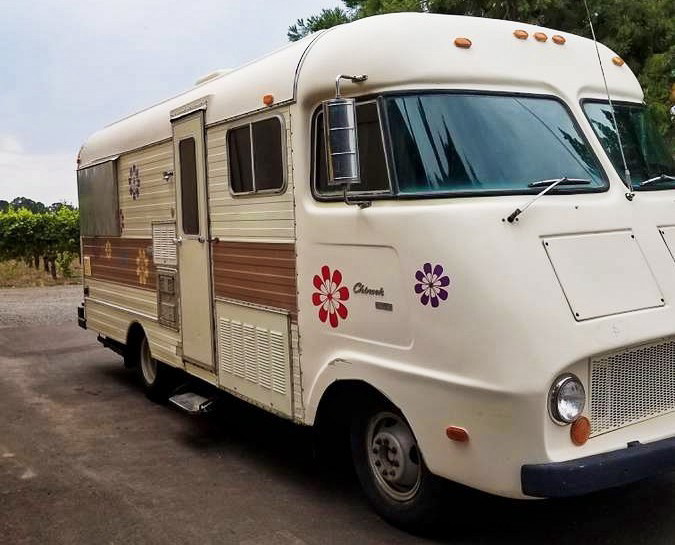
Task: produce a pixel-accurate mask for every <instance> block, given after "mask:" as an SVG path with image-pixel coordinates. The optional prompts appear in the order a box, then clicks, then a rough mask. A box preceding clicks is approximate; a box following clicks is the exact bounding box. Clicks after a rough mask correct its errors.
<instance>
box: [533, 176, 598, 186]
mask: <svg viewBox="0 0 675 545" xmlns="http://www.w3.org/2000/svg"><path fill="white" fill-rule="evenodd" d="M590 183H591V181H590V180H589V179H588V178H567V177H564V178H553V179H552V180H538V181H536V182H532V183H529V184H527V187H548V186H553V185H588V184H590Z"/></svg>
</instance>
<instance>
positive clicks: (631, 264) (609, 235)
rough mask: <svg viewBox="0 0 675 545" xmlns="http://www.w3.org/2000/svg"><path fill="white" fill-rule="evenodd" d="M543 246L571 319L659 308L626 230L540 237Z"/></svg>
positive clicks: (659, 296) (659, 295) (644, 264)
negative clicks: (567, 305)
mask: <svg viewBox="0 0 675 545" xmlns="http://www.w3.org/2000/svg"><path fill="white" fill-rule="evenodd" d="M543 243H544V248H545V249H546V253H547V254H548V257H549V259H550V260H551V265H553V269H554V271H555V274H556V276H557V277H558V281H559V282H560V287H561V288H562V290H563V293H564V294H565V297H566V298H567V302H568V303H569V305H570V309H571V310H572V314H573V315H574V318H575V319H576V320H578V321H581V320H590V319H593V318H600V317H602V316H611V315H613V314H621V313H623V312H632V311H636V310H643V309H648V308H656V307H662V306H664V304H665V302H664V299H663V295H662V293H661V290H660V289H659V286H658V284H657V283H656V279H655V278H654V275H653V274H652V271H651V269H650V268H649V264H648V263H647V260H646V259H645V256H644V254H643V253H642V250H641V249H640V246H639V244H638V242H637V239H636V238H635V235H634V234H633V232H632V231H631V230H622V231H612V232H605V233H589V234H582V235H568V236H553V237H546V238H544V239H543Z"/></svg>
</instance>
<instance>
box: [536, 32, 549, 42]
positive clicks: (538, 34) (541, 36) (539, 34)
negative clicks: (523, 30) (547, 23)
mask: <svg viewBox="0 0 675 545" xmlns="http://www.w3.org/2000/svg"><path fill="white" fill-rule="evenodd" d="M534 39H535V40H537V41H538V42H545V41H546V40H548V36H547V35H546V34H544V33H543V32H535V33H534Z"/></svg>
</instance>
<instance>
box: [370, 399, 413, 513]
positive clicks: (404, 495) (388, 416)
mask: <svg viewBox="0 0 675 545" xmlns="http://www.w3.org/2000/svg"><path fill="white" fill-rule="evenodd" d="M367 441H368V443H367V444H368V450H369V455H368V457H369V460H370V469H371V471H372V472H373V474H374V475H375V480H376V482H377V484H378V485H379V487H380V489H381V490H382V491H383V492H384V493H386V494H387V495H388V496H390V497H391V498H393V499H395V500H397V501H406V500H409V499H410V498H412V497H413V496H414V495H415V494H416V493H417V490H418V489H419V486H420V482H421V478H422V467H421V466H420V456H419V451H418V450H417V443H416V441H415V437H414V436H413V434H412V431H410V428H409V427H408V425H407V424H406V423H405V421H404V420H403V419H402V418H401V417H400V416H399V415H397V414H394V413H390V412H381V413H378V414H376V415H375V416H374V417H373V418H372V419H371V421H370V423H369V425H368V433H367Z"/></svg>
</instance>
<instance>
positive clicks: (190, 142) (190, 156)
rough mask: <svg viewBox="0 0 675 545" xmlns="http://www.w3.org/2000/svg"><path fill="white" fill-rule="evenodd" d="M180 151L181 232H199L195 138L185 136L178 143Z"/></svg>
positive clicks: (194, 233)
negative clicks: (185, 137)
mask: <svg viewBox="0 0 675 545" xmlns="http://www.w3.org/2000/svg"><path fill="white" fill-rule="evenodd" d="M178 151H179V153H180V201H181V209H182V216H181V217H182V220H183V232H184V233H185V234H186V235H198V234H199V204H198V200H197V156H196V153H195V139H194V138H187V139H185V140H181V141H180V144H178Z"/></svg>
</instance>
